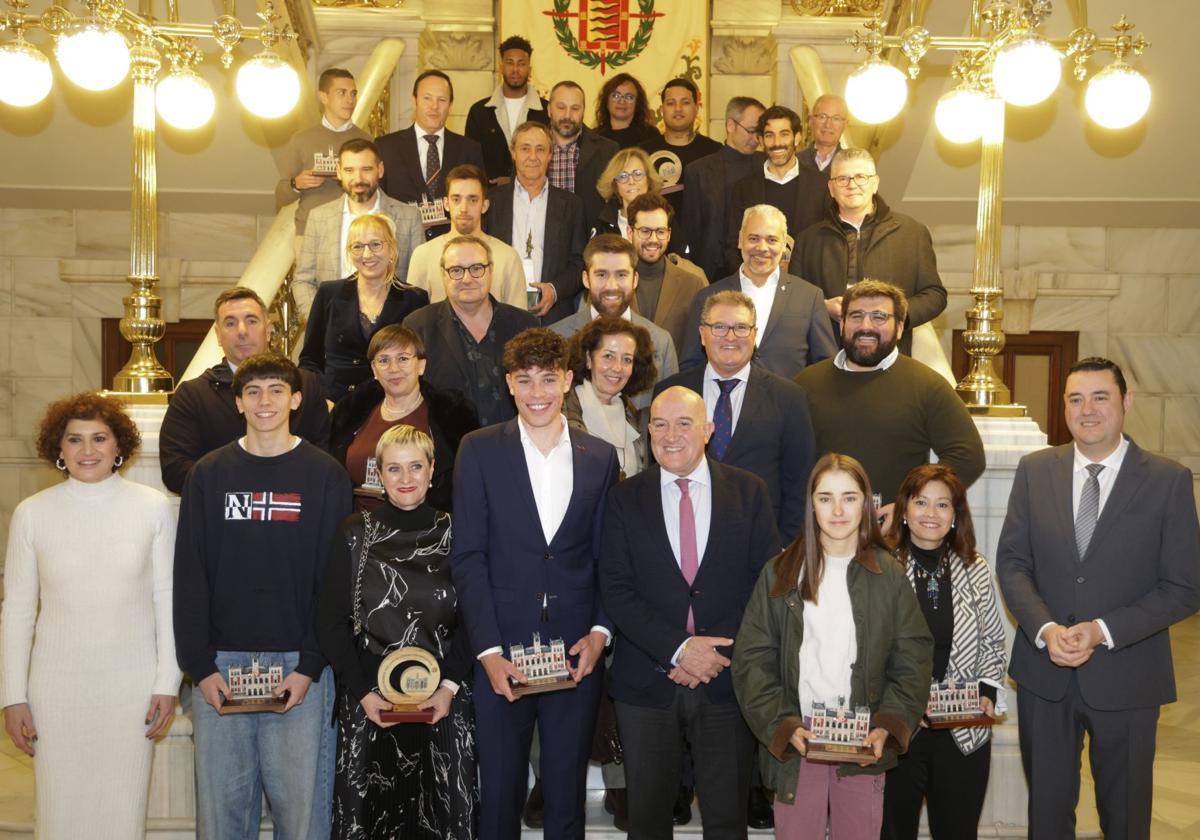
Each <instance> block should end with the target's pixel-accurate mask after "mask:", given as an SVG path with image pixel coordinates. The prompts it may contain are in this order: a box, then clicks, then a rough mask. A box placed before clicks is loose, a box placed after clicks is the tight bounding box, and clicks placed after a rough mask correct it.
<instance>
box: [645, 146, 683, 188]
mask: <svg viewBox="0 0 1200 840" xmlns="http://www.w3.org/2000/svg"><path fill="white" fill-rule="evenodd" d="M650 165H651V166H653V167H654V171H656V172H657V173H658V174H659V177H660V178H662V181H663V185H662V188H661V189H660V190H659V191H658V192H659V194H660V195H669V194H670V193H673V192H679V191H680V190H682V189H683V184H681V183H679V179H680V178H682V177H683V161H682V160H680V159H679V155H677V154H675V153H674V152H672V151H670V150H669V149H662V150H660V151H657V152H655V153H654V154H652V155H650Z"/></svg>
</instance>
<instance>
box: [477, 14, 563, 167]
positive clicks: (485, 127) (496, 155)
mask: <svg viewBox="0 0 1200 840" xmlns="http://www.w3.org/2000/svg"><path fill="white" fill-rule="evenodd" d="M532 55H533V46H532V45H531V44H530V43H529V41H528V40H526V39H525V38H522V37H521V36H520V35H512V36H510V37H508V38H505V39H504V41H503V42H502V43H501V44H500V84H499V85H497V86H496V89H495V90H494V91H492V95H491V96H489V97H485V98H483V99H480V100H479V101H478V102H476V103H475V104H474V105H472V106H471V110H470V111H468V112H467V128H466V131H465V134H466V135H467V136H468V137H470V138H471V139H472V140H474V141H475V142H476V143H478V144H479V145H480V147H481V148H482V149H483V169H484V171H485V172H486V173H487V176H488V182H489V183H492V184H507V183H509V182H510V181H512V177H513V159H512V156H511V155H509V151H508V150H509V148H510V147H511V146H512V141H513V137H514V136H515V134H516V130H517V127H518V126H520V125H521V124H522V123H524V122H527V121H530V120H532V121H533V122H538V123H542V124H543V125H545V124H546V123H548V122H549V121H550V117H549V115H548V114H547V112H546V107H547V105H548V104H549V103H547V102H546V100H545V99H542V98H541V97H540V96H538V93H537V91H536V90H534V88H533V86H532V85H531V84H529V74H530V66H529V58H530V56H532Z"/></svg>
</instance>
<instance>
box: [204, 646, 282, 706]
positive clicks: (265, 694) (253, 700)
mask: <svg viewBox="0 0 1200 840" xmlns="http://www.w3.org/2000/svg"><path fill="white" fill-rule="evenodd" d="M227 682H228V683H229V696H228V697H226V698H225V699H224V700H223V701H222V702H221V708H219V709H217V712H218V713H220V714H223V715H237V714H243V713H245V712H282V711H283V708H284V706H286V705H287V701H288V693H289V692H286V691H285V692H284V693H283V696H281V697H276V696H275V694H274V692H275V689H277V688H279V686H280V685H282V684H283V666H282V665H272V666H271V667H270V668H267V669H266V670H263V667H262V666H261V665H260V664H259V663H258V657H257V656H255V657H252V658H251V659H250V667H249V668H243V667H241V666H240V665H234V666H231V667H230V668H229V674H228V680H227Z"/></svg>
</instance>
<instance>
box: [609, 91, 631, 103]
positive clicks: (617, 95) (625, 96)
mask: <svg viewBox="0 0 1200 840" xmlns="http://www.w3.org/2000/svg"><path fill="white" fill-rule="evenodd" d="M608 98H609V99H611V100H612V101H613V102H633V101H634V100H635V99H637V94H636V93H625V92H624V91H620V90H614V91H613V92H612V93H610V94H609V95H608Z"/></svg>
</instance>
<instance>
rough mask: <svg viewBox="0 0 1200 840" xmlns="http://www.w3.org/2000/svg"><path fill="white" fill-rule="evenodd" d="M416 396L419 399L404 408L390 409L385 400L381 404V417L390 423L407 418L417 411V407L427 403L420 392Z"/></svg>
mask: <svg viewBox="0 0 1200 840" xmlns="http://www.w3.org/2000/svg"><path fill="white" fill-rule="evenodd" d="M416 394H417V398H416V399H415V400H413V402H412V404H411V405H409V406H406V407H404V408H391V407H389V406H388V402H387V399H386V398H385V399H384V401H383V402H382V403H380V404H379V415H380V416H381V417H382V418H383V419H384V420H386V421H388V422H389V423H390V422H391V421H393V420H399V419H401V418H402V417H407V416H408V415H410V414H412V413H413V412H414V411H416V410H417V407H418V406H419V405H420V404H421V403H423V402H424V401H425V398H424V397H422V396H421V392H420V391H419V390H418V391H417V392H416Z"/></svg>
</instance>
